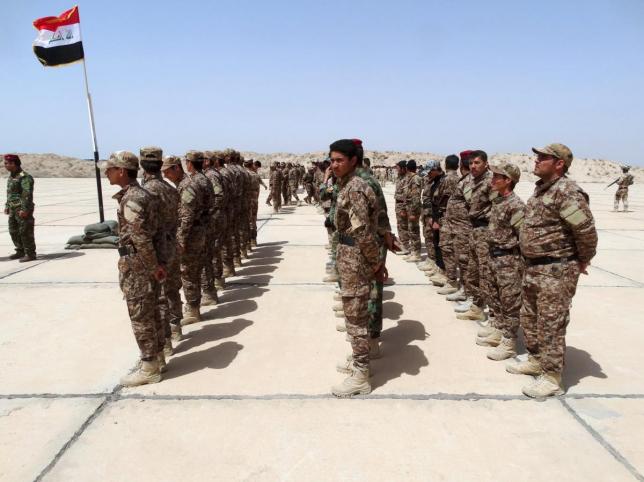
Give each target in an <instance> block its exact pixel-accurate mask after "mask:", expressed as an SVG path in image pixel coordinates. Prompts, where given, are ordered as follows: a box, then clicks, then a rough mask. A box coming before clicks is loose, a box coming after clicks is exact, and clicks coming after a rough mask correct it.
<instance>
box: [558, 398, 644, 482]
mask: <svg viewBox="0 0 644 482" xmlns="http://www.w3.org/2000/svg"><path fill="white" fill-rule="evenodd" d="M559 401H560V402H561V404H562V405H563V407H564V408H565V409H566V410H567V411H568V413H569V414H570V415H572V417H573V418H574V419H575V420H576V421H577V422H578V423H579V424H580V425H581V426H582V427H583V428H584V429H585V430H586V431H587V432H588V433H589V434H590V436H591V437H592V438H594V439H595V440H596V441H597V442H598V443H599V444H600V445H601V446H602V447H604V449H605V450H606V451H607V452H608V453H610V454H611V455H612V456H613V457H614V458H615V460H617V461H618V462H619V463H620V464H622V466H624V468H625V469H626V470H628V471H629V472H630V473H631V475H632V476H633V477H635V479H636V480H639V481H640V482H644V476H643V475H642V474H640V473H639V472H638V470H637V469H636V468H635V467H634V466H633V465H632V464H631V463H630V462H629V461H628V460H627V459H626V457H624V456H623V455H622V454H621V453H620V452H619V450H617V449H616V448H615V447H613V446H612V445H611V444H610V443H608V441H607V440H606V439H605V438H604V437H602V435H601V434H600V433H599V432H598V431H597V430H595V429H594V428H593V427H592V426H591V425H590V424H589V423H588V422H586V421H585V420H584V419H583V418H582V417H581V416H580V415H579V414H578V413H577V411H576V410H575V409H574V408H572V407H571V406H570V405H569V404H568V403H567V402H566V400H564V399H563V398H560V399H559Z"/></svg>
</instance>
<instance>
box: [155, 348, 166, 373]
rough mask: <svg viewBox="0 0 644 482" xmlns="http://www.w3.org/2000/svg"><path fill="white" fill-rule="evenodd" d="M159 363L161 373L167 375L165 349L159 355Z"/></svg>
mask: <svg viewBox="0 0 644 482" xmlns="http://www.w3.org/2000/svg"><path fill="white" fill-rule="evenodd" d="M157 361H158V362H159V373H165V372H167V371H168V365H166V362H165V348H164V351H162V352H160V353H157Z"/></svg>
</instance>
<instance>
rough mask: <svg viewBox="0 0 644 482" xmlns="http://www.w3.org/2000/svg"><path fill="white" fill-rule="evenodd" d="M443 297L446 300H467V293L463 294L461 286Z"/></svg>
mask: <svg viewBox="0 0 644 482" xmlns="http://www.w3.org/2000/svg"><path fill="white" fill-rule="evenodd" d="M445 299H446V300H447V301H465V300H467V295H466V294H465V290H464V289H463V287H462V286H461V287H460V288H459V290H458V291H457V292H456V293H452V294H451V295H447V296H446V297H445Z"/></svg>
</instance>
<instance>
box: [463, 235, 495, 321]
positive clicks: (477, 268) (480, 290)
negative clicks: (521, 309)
mask: <svg viewBox="0 0 644 482" xmlns="http://www.w3.org/2000/svg"><path fill="white" fill-rule="evenodd" d="M487 234H488V230H487V228H474V229H472V232H471V234H470V248H469V249H470V250H469V260H468V263H467V272H466V273H465V285H466V286H469V290H470V293H471V296H472V297H473V298H474V304H475V305H476V306H478V307H480V308H484V307H485V305H486V304H490V308H491V309H493V310H494V306H492V305H493V302H492V303H490V299H489V298H490V296H489V294H490V292H491V291H492V289H491V286H490V278H491V275H490V251H489V247H488V244H487ZM494 312H495V313H496V310H495V311H494Z"/></svg>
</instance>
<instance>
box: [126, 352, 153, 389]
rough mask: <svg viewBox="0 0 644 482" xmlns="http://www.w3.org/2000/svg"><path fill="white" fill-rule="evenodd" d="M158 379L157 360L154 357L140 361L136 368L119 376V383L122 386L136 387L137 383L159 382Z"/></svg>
mask: <svg viewBox="0 0 644 482" xmlns="http://www.w3.org/2000/svg"><path fill="white" fill-rule="evenodd" d="M160 381H161V371H160V370H159V360H157V359H156V358H155V359H154V360H152V361H141V363H140V364H139V366H138V368H137V369H136V370H134V371H133V372H132V373H130V374H129V375H125V376H124V377H123V378H121V385H123V386H124V387H138V386H139V385H147V384H148V383H159V382H160Z"/></svg>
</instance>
